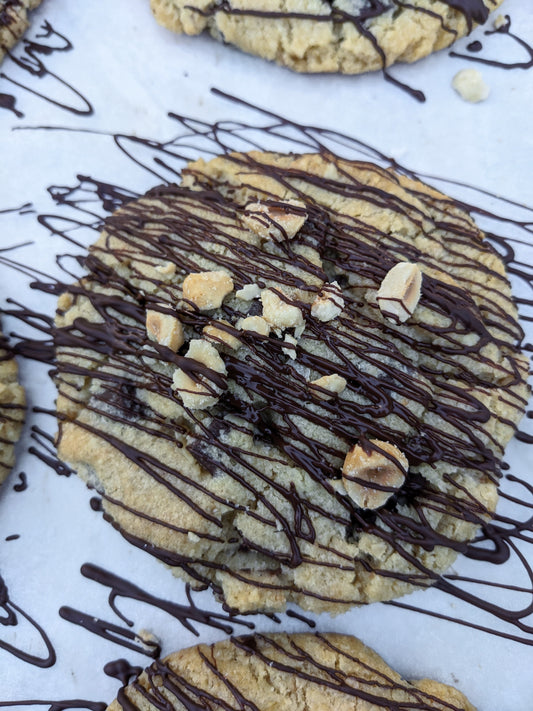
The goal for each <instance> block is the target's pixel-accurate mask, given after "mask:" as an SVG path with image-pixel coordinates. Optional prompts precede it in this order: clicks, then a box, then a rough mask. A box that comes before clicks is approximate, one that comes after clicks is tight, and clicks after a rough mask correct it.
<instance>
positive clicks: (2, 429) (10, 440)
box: [0, 333, 26, 484]
mask: <svg viewBox="0 0 533 711" xmlns="http://www.w3.org/2000/svg"><path fill="white" fill-rule="evenodd" d="M17 376H18V369H17V364H16V362H15V359H14V357H13V354H12V353H11V351H10V349H9V346H8V343H7V340H6V339H5V338H4V336H2V334H1V333H0V484H1V483H2V482H3V481H4V479H6V477H7V475H8V474H9V472H10V471H11V468H12V466H13V464H14V463H15V442H16V441H17V440H18V438H19V436H20V432H21V430H22V425H23V422H24V410H25V403H26V399H25V396H24V388H23V387H22V386H20V385H19V384H18V382H17Z"/></svg>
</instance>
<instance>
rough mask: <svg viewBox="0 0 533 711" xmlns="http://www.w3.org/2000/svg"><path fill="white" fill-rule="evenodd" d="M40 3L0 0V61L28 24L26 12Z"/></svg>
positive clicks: (34, 1)
mask: <svg viewBox="0 0 533 711" xmlns="http://www.w3.org/2000/svg"><path fill="white" fill-rule="evenodd" d="M40 4H41V0H0V62H1V61H2V59H3V58H4V55H5V53H6V52H7V50H8V49H11V47H13V45H14V44H16V43H17V42H18V40H19V39H20V38H21V37H22V35H23V34H24V33H25V32H26V30H27V29H28V27H29V26H30V23H29V21H28V12H29V11H30V10H34V9H35V8H36V7H37V6H38V5H40Z"/></svg>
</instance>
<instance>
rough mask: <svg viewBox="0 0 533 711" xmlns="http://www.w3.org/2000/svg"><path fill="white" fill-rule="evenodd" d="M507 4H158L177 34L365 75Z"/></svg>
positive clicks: (463, 0) (446, 0)
mask: <svg viewBox="0 0 533 711" xmlns="http://www.w3.org/2000/svg"><path fill="white" fill-rule="evenodd" d="M501 2H502V0H414V1H413V2H410V3H401V2H399V1H398V0H386V1H385V2H383V3H371V2H367V1H366V0H332V1H328V2H323V0H230V1H229V2H222V3H221V2H215V1H214V0H151V6H152V11H153V13H154V15H155V17H156V19H157V21H158V22H159V23H160V24H161V25H163V26H164V27H167V28H168V29H170V30H174V31H175V32H179V33H185V34H188V35H197V34H200V33H201V32H203V31H204V30H205V31H208V32H209V33H210V34H211V35H212V36H213V37H215V38H216V39H218V40H220V41H222V42H225V43H229V44H233V45H235V46H237V47H239V48H240V49H242V50H244V51H245V52H249V53H250V54H256V55H259V56H261V57H264V58H266V59H269V60H272V61H275V62H277V63H278V64H282V65H285V66H287V67H290V68H291V69H294V70H296V71H299V72H343V73H345V74H360V73H363V72H368V71H373V70H376V69H382V68H383V67H388V66H390V65H392V64H395V63H396V62H414V61H416V60H418V59H421V58H422V57H425V56H426V55H428V54H431V52H435V51H436V50H439V49H442V48H443V47H448V46H449V45H450V44H451V43H452V42H454V41H455V40H456V39H457V38H458V37H462V36H463V35H465V34H467V33H468V32H470V30H471V29H472V27H473V26H475V25H476V24H480V23H483V22H485V21H486V19H487V17H488V15H489V13H490V11H492V10H495V9H496V8H497V7H498V6H499V5H500V4H501Z"/></svg>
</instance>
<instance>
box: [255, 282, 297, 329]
mask: <svg viewBox="0 0 533 711" xmlns="http://www.w3.org/2000/svg"><path fill="white" fill-rule="evenodd" d="M281 293H282V292H281V291H280V290H278V289H263V291H262V292H261V303H262V304H263V318H265V319H266V320H267V321H268V322H269V323H270V324H272V326H274V327H276V328H291V327H293V326H300V325H301V324H303V322H304V319H303V315H302V312H301V310H300V309H299V308H298V306H293V305H292V304H289V303H287V301H285V300H284V299H282V298H281V296H278V294H281Z"/></svg>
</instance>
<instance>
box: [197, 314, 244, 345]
mask: <svg viewBox="0 0 533 711" xmlns="http://www.w3.org/2000/svg"><path fill="white" fill-rule="evenodd" d="M219 324H223V325H224V326H228V327H229V328H230V329H231V328H234V327H232V325H231V323H230V322H229V321H225V320H224V319H220V320H219V321H211V323H208V324H207V326H204V328H203V329H202V333H203V334H204V336H205V338H206V339H207V340H208V341H211V343H214V344H215V345H216V344H217V343H218V344H219V345H224V346H228V347H229V348H233V350H234V351H236V350H237V349H238V348H240V346H241V345H242V343H241V341H240V340H239V339H238V338H237V336H233V335H232V334H231V333H230V332H229V331H227V330H226V329H224V328H220V325H219Z"/></svg>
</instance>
